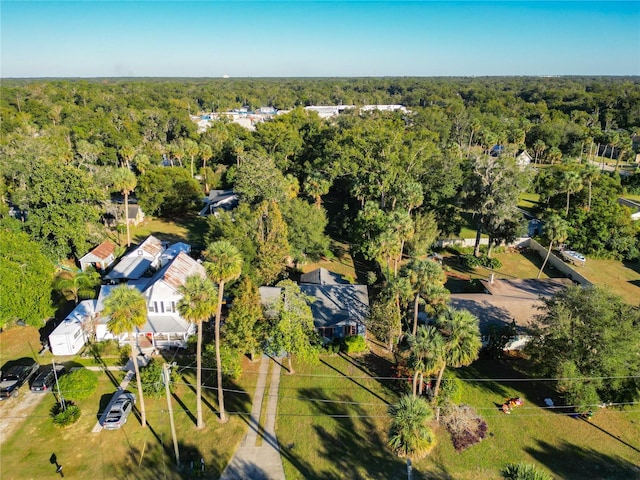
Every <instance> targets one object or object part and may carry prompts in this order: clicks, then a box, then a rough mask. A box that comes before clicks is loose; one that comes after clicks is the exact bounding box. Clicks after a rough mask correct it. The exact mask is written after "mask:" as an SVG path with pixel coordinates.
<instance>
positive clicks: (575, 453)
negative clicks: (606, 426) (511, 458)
mask: <svg viewBox="0 0 640 480" xmlns="http://www.w3.org/2000/svg"><path fill="white" fill-rule="evenodd" d="M525 450H526V451H527V453H529V454H530V455H531V456H532V457H533V458H535V459H536V460H537V461H538V462H540V463H542V464H544V465H546V466H547V468H548V469H549V470H551V471H552V472H554V474H556V475H557V476H558V477H559V478H588V479H591V480H599V479H602V480H604V479H607V480H616V479H619V480H630V479H634V478H635V479H637V478H640V468H639V467H638V466H636V465H634V464H633V463H631V462H629V461H627V460H625V459H624V458H621V457H619V456H612V455H607V454H605V453H602V452H599V451H598V450H596V449H592V448H583V447H579V446H577V445H573V444H570V443H568V442H563V443H562V444H561V445H559V446H558V445H551V444H549V443H547V442H545V441H543V440H538V446H537V447H528V448H526V449H525Z"/></svg>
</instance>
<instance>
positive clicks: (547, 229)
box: [536, 213, 569, 278]
mask: <svg viewBox="0 0 640 480" xmlns="http://www.w3.org/2000/svg"><path fill="white" fill-rule="evenodd" d="M568 228H569V225H568V224H567V222H566V221H564V220H563V219H562V218H561V217H560V216H559V215H557V214H555V213H554V214H552V215H551V216H549V219H548V220H547V221H546V222H545V224H544V233H545V235H546V237H547V238H548V239H549V249H548V250H547V256H546V257H544V262H542V266H541V267H540V271H539V272H538V276H537V277H536V278H540V275H542V271H543V270H544V267H545V266H546V265H547V260H549V255H551V249H552V248H553V242H558V243H561V242H563V241H564V240H565V239H566V238H567V236H568Z"/></svg>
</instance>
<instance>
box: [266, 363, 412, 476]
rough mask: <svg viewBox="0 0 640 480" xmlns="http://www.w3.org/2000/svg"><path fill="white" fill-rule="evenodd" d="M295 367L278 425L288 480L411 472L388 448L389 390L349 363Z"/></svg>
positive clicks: (283, 392)
mask: <svg viewBox="0 0 640 480" xmlns="http://www.w3.org/2000/svg"><path fill="white" fill-rule="evenodd" d="M383 364H384V362H383ZM294 367H295V370H296V373H295V374H294V375H287V374H286V373H284V371H283V376H282V377H281V380H280V390H279V395H280V398H279V402H278V417H277V422H276V433H277V435H278V441H279V442H280V448H281V452H282V459H283V463H284V468H285V474H286V477H287V479H288V480H294V479H314V478H317V479H343V478H349V479H356V478H397V476H398V475H400V474H401V473H402V472H403V469H404V468H405V467H404V462H403V461H402V460H401V459H398V458H396V457H394V456H393V455H391V454H390V452H389V450H388V449H387V447H386V441H387V423H388V420H387V413H386V412H387V408H388V405H389V404H390V403H391V402H393V401H394V399H395V398H396V395H395V394H394V392H393V391H392V390H391V389H390V388H389V385H388V384H386V383H381V382H379V381H378V380H375V379H372V378H370V376H369V375H368V371H369V369H368V367H367V366H366V365H361V364H360V362H359V361H357V360H353V359H350V358H348V357H346V358H343V357H340V356H337V355H336V356H323V357H322V358H321V361H320V364H318V365H313V366H310V365H302V364H294ZM394 382H395V383H396V384H397V383H398V381H397V380H396V381H394ZM389 383H390V382H389Z"/></svg>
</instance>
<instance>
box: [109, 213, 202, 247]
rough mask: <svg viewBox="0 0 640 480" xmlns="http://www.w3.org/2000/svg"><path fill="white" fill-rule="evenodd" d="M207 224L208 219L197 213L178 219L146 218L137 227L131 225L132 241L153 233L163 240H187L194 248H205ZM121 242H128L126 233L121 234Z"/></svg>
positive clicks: (172, 241) (135, 241) (123, 243)
mask: <svg viewBox="0 0 640 480" xmlns="http://www.w3.org/2000/svg"><path fill="white" fill-rule="evenodd" d="M206 225H207V221H206V219H205V218H204V217H198V216H196V215H192V216H188V217H185V218H183V219H180V220H176V221H170V220H164V219H162V218H155V217H152V218H146V219H145V220H144V221H143V222H142V223H141V224H140V225H138V226H137V227H131V242H132V243H138V242H141V241H142V240H144V239H145V238H146V237H148V236H149V235H153V236H155V237H157V238H158V239H160V240H162V241H166V242H171V243H175V242H185V243H188V244H190V245H191V246H192V247H193V248H197V249H203V248H204V247H205V245H204V233H205V231H206ZM120 243H121V244H122V245H125V244H126V234H125V235H122V236H121V239H120Z"/></svg>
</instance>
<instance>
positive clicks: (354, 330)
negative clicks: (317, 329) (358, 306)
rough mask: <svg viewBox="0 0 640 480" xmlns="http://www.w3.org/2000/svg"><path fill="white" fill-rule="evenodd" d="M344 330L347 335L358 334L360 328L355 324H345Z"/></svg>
mask: <svg viewBox="0 0 640 480" xmlns="http://www.w3.org/2000/svg"><path fill="white" fill-rule="evenodd" d="M342 331H343V333H344V336H345V337H349V336H352V335H356V334H357V333H358V329H357V328H356V326H355V325H345V326H344V327H343V330H342Z"/></svg>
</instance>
